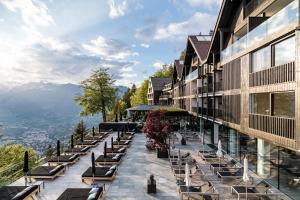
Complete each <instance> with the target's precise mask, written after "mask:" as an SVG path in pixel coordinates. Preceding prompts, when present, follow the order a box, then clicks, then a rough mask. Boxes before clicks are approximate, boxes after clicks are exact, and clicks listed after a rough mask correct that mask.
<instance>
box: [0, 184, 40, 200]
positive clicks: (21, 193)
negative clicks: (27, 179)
mask: <svg viewBox="0 0 300 200" xmlns="http://www.w3.org/2000/svg"><path fill="white" fill-rule="evenodd" d="M38 191H39V189H38V186H37V185H32V186H3V187H1V188H0V199H1V200H32V199H36V195H37V193H38Z"/></svg>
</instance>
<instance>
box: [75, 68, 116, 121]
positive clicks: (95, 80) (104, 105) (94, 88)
mask: <svg viewBox="0 0 300 200" xmlns="http://www.w3.org/2000/svg"><path fill="white" fill-rule="evenodd" d="M114 83H115V80H113V79H112V77H111V75H110V74H109V73H108V69H107V68H100V69H99V70H96V71H94V72H93V74H92V75H91V76H90V77H89V78H88V79H86V80H84V81H83V82H82V87H83V88H84V95H83V96H77V97H75V101H76V102H78V103H79V105H81V106H83V109H82V111H81V112H80V115H81V116H87V115H95V114H98V113H102V118H103V121H104V122H106V113H107V112H108V111H109V110H111V109H112V107H113V106H114V102H115V99H116V96H117V89H116V88H115V87H114Z"/></svg>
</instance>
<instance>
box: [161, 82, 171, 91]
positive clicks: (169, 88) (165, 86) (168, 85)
mask: <svg viewBox="0 0 300 200" xmlns="http://www.w3.org/2000/svg"><path fill="white" fill-rule="evenodd" d="M171 89H172V83H168V84H166V85H164V88H163V91H167V90H171Z"/></svg>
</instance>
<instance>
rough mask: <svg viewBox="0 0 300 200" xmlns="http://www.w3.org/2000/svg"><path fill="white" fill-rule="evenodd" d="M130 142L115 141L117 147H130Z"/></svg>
mask: <svg viewBox="0 0 300 200" xmlns="http://www.w3.org/2000/svg"><path fill="white" fill-rule="evenodd" d="M130 143H131V141H130V140H121V141H119V142H118V141H114V146H115V147H128V146H129V145H130Z"/></svg>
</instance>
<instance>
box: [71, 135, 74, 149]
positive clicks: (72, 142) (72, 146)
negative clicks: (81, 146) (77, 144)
mask: <svg viewBox="0 0 300 200" xmlns="http://www.w3.org/2000/svg"><path fill="white" fill-rule="evenodd" d="M71 149H74V138H73V135H71Z"/></svg>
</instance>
